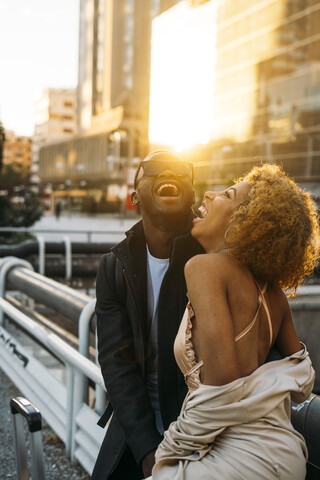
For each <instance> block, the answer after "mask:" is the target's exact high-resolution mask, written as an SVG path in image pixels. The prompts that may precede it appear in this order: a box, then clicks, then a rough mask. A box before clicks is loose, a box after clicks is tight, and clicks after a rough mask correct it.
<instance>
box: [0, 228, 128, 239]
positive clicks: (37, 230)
mask: <svg viewBox="0 0 320 480" xmlns="http://www.w3.org/2000/svg"><path fill="white" fill-rule="evenodd" d="M2 232H5V233H15V232H19V233H31V234H34V235H37V234H39V233H52V234H57V233H63V234H65V233H72V234H85V235H87V238H88V242H90V241H91V237H92V235H96V234H97V235H124V233H125V232H124V230H83V229H81V230H78V229H70V230H69V229H63V230H61V231H59V232H57V230H56V229H53V228H50V229H49V228H32V227H31V228H20V227H0V233H2Z"/></svg>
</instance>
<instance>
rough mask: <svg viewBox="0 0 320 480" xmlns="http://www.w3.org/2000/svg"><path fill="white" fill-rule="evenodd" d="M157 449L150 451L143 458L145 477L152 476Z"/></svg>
mask: <svg viewBox="0 0 320 480" xmlns="http://www.w3.org/2000/svg"><path fill="white" fill-rule="evenodd" d="M155 453H156V451H155V450H152V451H151V452H149V453H148V455H146V456H145V457H144V459H143V460H142V470H143V475H144V477H145V478H147V477H150V475H151V471H152V468H153V465H154V464H155V459H154V454H155Z"/></svg>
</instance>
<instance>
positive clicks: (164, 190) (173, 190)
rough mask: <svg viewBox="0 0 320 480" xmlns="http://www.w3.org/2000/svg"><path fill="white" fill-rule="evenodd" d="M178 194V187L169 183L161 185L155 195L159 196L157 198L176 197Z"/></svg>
mask: <svg viewBox="0 0 320 480" xmlns="http://www.w3.org/2000/svg"><path fill="white" fill-rule="evenodd" d="M179 193H180V190H179V188H178V186H177V185H176V184H175V183H171V182H165V183H161V184H160V185H159V186H158V188H157V190H156V194H157V195H159V197H177V196H178V195H179Z"/></svg>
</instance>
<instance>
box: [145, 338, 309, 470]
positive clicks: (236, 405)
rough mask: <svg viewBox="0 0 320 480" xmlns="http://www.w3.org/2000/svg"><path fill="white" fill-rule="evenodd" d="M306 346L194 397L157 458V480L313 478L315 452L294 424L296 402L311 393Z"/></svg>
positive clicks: (199, 391)
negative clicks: (309, 470)
mask: <svg viewBox="0 0 320 480" xmlns="http://www.w3.org/2000/svg"><path fill="white" fill-rule="evenodd" d="M314 375H315V374H314V370H313V368H312V365H311V361H310V358H309V354H308V352H307V350H306V348H305V346H303V348H302V349H301V350H300V351H299V352H297V353H295V354H293V355H291V356H289V357H286V358H284V359H282V360H277V361H274V362H269V363H266V364H264V365H262V366H261V367H259V368H258V369H257V370H255V371H254V372H253V373H252V374H251V375H249V376H247V377H243V378H239V379H237V380H234V381H233V382H231V383H228V384H226V385H222V386H208V385H203V384H200V385H199V386H198V388H197V389H195V390H192V391H189V393H188V394H187V396H186V399H185V401H184V403H183V406H182V409H181V413H180V415H179V417H178V419H177V421H176V422H173V423H172V424H171V425H170V427H169V429H168V430H167V431H166V432H165V434H164V440H163V441H162V443H161V444H160V445H159V447H158V450H157V453H156V465H155V467H154V469H153V472H152V479H153V480H194V479H197V480H211V479H213V480H214V479H217V480H219V479H221V480H222V479H223V480H229V479H230V480H233V479H235V480H242V479H243V480H251V479H252V480H256V479H257V478H259V479H266V480H270V479H272V478H279V479H281V480H303V479H304V478H305V471H306V466H305V464H306V460H307V450H306V446H305V441H304V439H303V437H302V436H301V435H300V434H299V433H298V432H297V431H296V430H294V428H293V426H292V425H291V422H290V400H291V398H292V400H293V401H295V402H297V403H300V402H302V401H304V400H305V399H306V398H307V397H308V396H309V395H310V393H311V391H312V387H313V383H314Z"/></svg>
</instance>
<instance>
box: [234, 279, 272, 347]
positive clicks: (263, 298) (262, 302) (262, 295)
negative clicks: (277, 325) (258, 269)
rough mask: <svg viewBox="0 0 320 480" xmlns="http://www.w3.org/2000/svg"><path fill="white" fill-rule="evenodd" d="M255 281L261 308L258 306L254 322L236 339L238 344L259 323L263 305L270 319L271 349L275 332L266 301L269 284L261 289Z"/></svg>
mask: <svg viewBox="0 0 320 480" xmlns="http://www.w3.org/2000/svg"><path fill="white" fill-rule="evenodd" d="M254 281H255V283H256V285H257V288H258V290H259V306H258V309H257V312H256V314H255V316H254V319H253V320H252V322H250V323H249V325H248V326H247V327H246V328H245V329H244V330H242V332H240V333H239V334H238V335H237V336H236V337H235V341H236V342H237V341H238V340H240V338H242V337H244V336H245V335H246V334H247V333H248V332H249V331H250V330H251V328H252V327H253V325H254V324H255V323H256V321H257V318H258V315H259V312H260V308H261V305H263V306H264V309H265V312H266V315H267V318H268V325H269V334H270V347H271V345H272V339H273V331H272V322H271V316H270V312H269V308H268V305H267V302H266V299H265V297H264V294H265V292H266V290H267V283H265V284H264V286H263V288H261V287H260V285H259V283H258V282H257V281H256V279H255V278H254Z"/></svg>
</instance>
